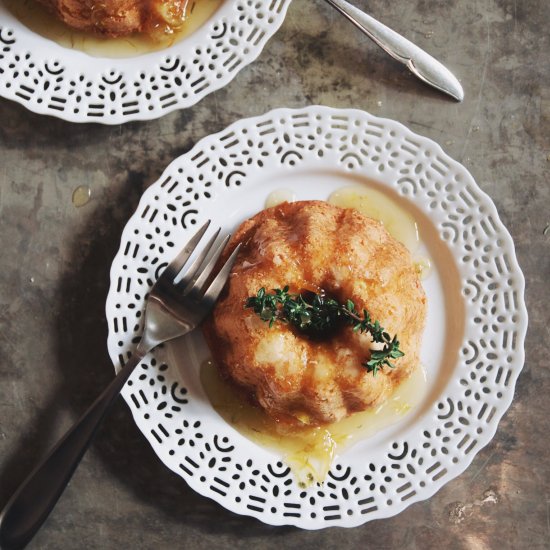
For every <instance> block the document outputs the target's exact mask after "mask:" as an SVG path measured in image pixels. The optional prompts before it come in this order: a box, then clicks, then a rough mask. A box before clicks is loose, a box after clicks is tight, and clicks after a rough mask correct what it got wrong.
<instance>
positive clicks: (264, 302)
mask: <svg viewBox="0 0 550 550" xmlns="http://www.w3.org/2000/svg"><path fill="white" fill-rule="evenodd" d="M245 308H250V309H253V310H254V313H256V314H257V315H258V316H259V317H260V319H261V320H262V321H264V322H266V323H268V324H269V327H272V326H273V325H274V324H275V322H277V321H278V322H281V323H287V324H291V325H293V326H295V327H296V328H298V329H299V330H301V331H303V332H306V333H309V334H326V333H329V332H330V331H331V330H334V329H335V328H336V327H337V325H338V324H341V323H344V324H346V325H348V326H350V327H352V329H353V331H354V332H362V333H363V332H368V333H369V334H370V336H371V338H372V341H373V342H375V343H377V344H383V345H384V347H383V348H382V349H380V350H378V349H375V350H371V355H370V359H369V360H368V361H364V362H363V363H362V366H363V367H365V368H366V369H367V372H372V374H373V376H376V374H377V372H378V371H380V370H382V369H383V368H384V367H390V368H394V367H395V365H394V364H393V363H392V362H391V360H392V359H398V358H399V357H403V355H405V354H404V353H403V352H402V351H401V350H400V349H399V340H398V339H397V335H395V336H393V337H392V336H390V334H389V333H388V332H386V330H385V329H384V328H383V327H382V326H380V323H379V322H378V321H377V320H374V321H373V320H372V319H371V316H370V314H369V312H368V311H367V310H366V309H363V313H362V314H361V313H359V312H358V311H357V309H356V308H355V304H354V303H353V302H352V301H351V300H346V302H345V303H340V302H338V301H337V300H334V299H333V298H327V297H325V296H323V295H322V294H317V293H314V292H307V293H304V294H292V293H290V292H289V287H288V286H285V287H284V288H282V289H280V288H275V289H273V291H272V292H267V291H266V289H265V288H260V290H258V292H257V294H256V296H250V297H249V298H248V299H247V300H246V303H245Z"/></svg>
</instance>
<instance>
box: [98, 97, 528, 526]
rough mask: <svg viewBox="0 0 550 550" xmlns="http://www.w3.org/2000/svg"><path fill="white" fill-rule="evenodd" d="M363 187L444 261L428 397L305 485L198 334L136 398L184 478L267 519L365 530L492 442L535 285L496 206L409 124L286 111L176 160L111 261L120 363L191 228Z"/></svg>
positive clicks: (234, 129) (143, 421)
mask: <svg viewBox="0 0 550 550" xmlns="http://www.w3.org/2000/svg"><path fill="white" fill-rule="evenodd" d="M350 183H352V184H354V185H358V186H364V185H366V186H371V187H375V188H376V189H378V190H381V191H382V192H384V193H386V194H387V195H389V196H391V197H392V198H393V199H394V200H395V201H397V202H398V203H400V204H401V205H402V206H404V207H405V208H406V209H408V210H409V211H410V212H412V213H413V215H414V216H415V217H416V219H417V222H418V223H419V227H420V232H421V237H422V240H423V243H424V244H423V246H424V247H425V249H424V252H423V253H424V254H427V255H429V256H430V257H431V259H432V263H433V271H432V273H431V275H430V276H429V277H428V278H427V279H426V281H425V284H424V286H425V289H426V292H427V295H428V304H429V314H428V322H427V327H426V331H425V335H424V340H423V348H422V361H423V364H424V365H425V367H426V370H427V376H428V392H427V394H426V397H425V398H424V400H423V402H422V403H420V405H419V407H418V408H417V409H415V410H414V411H413V412H412V413H410V414H409V415H407V416H405V417H404V418H403V420H402V421H401V422H398V423H397V424H394V425H393V426H391V427H389V428H387V429H384V430H382V431H381V432H379V433H378V434H376V435H375V436H373V437H370V438H368V439H366V440H364V441H363V442H361V443H359V444H357V445H356V446H354V447H352V448H350V449H349V450H348V451H346V452H344V453H343V454H342V456H339V457H338V458H337V460H336V461H335V463H334V464H333V467H332V469H331V472H330V474H329V476H328V478H327V480H326V481H325V483H324V485H322V486H312V487H310V488H308V489H303V488H301V487H299V486H298V484H297V483H296V482H295V479H294V477H293V474H292V473H291V472H290V471H289V469H288V468H287V467H286V466H285V464H284V463H283V461H282V460H281V457H280V456H277V454H275V453H273V452H272V451H268V450H266V449H264V448H261V447H259V446H258V445H256V444H255V443H252V442H251V441H249V440H248V439H246V438H245V437H243V436H242V435H240V434H239V433H237V432H236V431H235V430H234V429H233V428H232V427H231V426H229V425H228V424H227V423H226V422H225V421H224V420H223V419H222V418H221V417H220V416H219V415H218V414H217V413H216V412H215V411H214V410H213V408H212V407H211V406H210V404H209V402H208V400H207V398H206V397H205V394H204V392H203V390H202V388H201V385H200V381H199V377H198V371H199V366H200V364H201V361H202V360H203V358H204V357H206V356H207V353H208V352H207V350H206V349H205V347H204V345H203V343H202V337H201V335H200V333H199V331H197V332H196V333H195V334H192V335H190V336H188V337H185V338H184V339H182V341H181V342H179V343H178V344H177V345H176V346H166V347H164V348H161V349H159V350H157V351H155V353H154V354H151V355H149V356H148V357H147V358H146V359H145V361H144V362H143V364H142V365H141V366H140V367H138V369H137V370H136V372H135V373H134V375H133V376H132V378H131V380H130V382H129V385H128V386H127V387H126V388H125V390H124V397H125V399H126V401H127V402H128V405H129V406H130V408H131V410H132V412H133V415H134V418H135V421H136V423H137V424H138V426H139V427H140V429H141V430H142V431H143V433H144V434H145V436H146V437H147V438H148V440H149V441H150V443H151V445H152V446H153V448H154V449H155V451H156V453H157V454H158V456H159V457H160V458H161V460H162V461H163V462H164V463H165V464H166V465H167V466H168V467H169V468H170V469H172V470H173V471H174V472H177V473H178V474H179V475H181V476H182V477H183V478H184V479H185V480H186V481H187V482H188V484H189V485H190V486H191V487H193V488H194V489H195V490H196V491H198V492H199V493H201V494H203V495H205V496H208V497H210V498H213V499H214V500H216V501H218V502H219V503H221V504H222V505H223V506H225V507H226V508H228V509H229V510H232V511H234V512H237V513H239V514H247V515H251V516H254V517H257V518H258V519H260V520H262V521H264V522H266V523H269V524H274V525H283V524H291V525H296V526H299V527H302V528H306V529H317V528H322V527H326V526H331V525H337V526H345V527H352V526H356V525H360V524H362V523H364V522H366V521H369V520H371V519H375V518H382V517H388V516H391V515H394V514H397V513H398V512H399V511H401V510H403V509H404V508H405V507H406V506H408V505H409V504H411V503H413V502H416V501H418V500H421V499H425V498H428V497H429V496H431V495H432V494H433V493H434V492H435V491H437V490H438V489H439V488H440V487H441V486H442V485H443V484H444V483H446V482H447V481H449V480H450V479H452V478H453V477H455V476H457V475H458V474H459V473H460V472H462V471H463V470H464V469H465V468H466V467H467V466H468V464H469V463H470V462H471V460H472V459H473V457H474V455H475V454H476V453H477V452H478V451H479V450H480V449H481V448H482V447H483V446H484V445H486V444H487V443H488V442H489V441H490V439H491V437H492V436H493V434H494V433H495V430H496V428H497V424H498V422H499V420H500V418H501V417H502V415H503V414H504V412H505V411H506V409H507V408H508V406H509V405H510V403H511V400H512V396H513V392H514V385H515V381H516V378H517V376H518V375H519V372H520V370H521V368H522V366H523V360H524V352H523V343H524V337H525V331H526V326H527V314H526V310H525V306H524V299H523V291H524V280H523V276H522V273H521V271H520V269H519V267H518V265H517V262H516V258H515V254H514V248H513V243H512V240H511V238H510V235H509V234H508V232H507V231H506V229H505V228H504V227H503V225H502V223H501V222H500V221H499V218H498V216H497V212H496V210H495V207H494V205H493V203H492V202H491V200H490V199H489V198H488V197H487V195H485V194H484V193H483V192H482V191H481V190H480V189H479V187H478V186H477V185H476V183H475V182H474V181H473V179H472V177H471V176H470V174H469V173H468V172H467V171H466V169H465V168H464V167H463V166H461V165H460V164H458V163H457V162H455V161H453V160H452V159H450V158H449V157H448V156H447V155H446V154H445V153H444V152H443V151H442V150H441V148H440V147H439V146H438V145H437V144H435V143H434V142H432V141H431V140H429V139H426V138H424V137H421V136H418V135H416V134H414V133H412V132H411V131H409V130H408V129H407V128H405V127H404V126H402V125H401V124H399V123H397V122H394V121H391V120H386V119H380V118H376V117H374V116H371V115H369V114H367V113H364V112H361V111H356V110H334V109H330V108H326V107H318V106H317V107H310V108H307V109H302V110H289V109H279V110H275V111H272V112H270V113H268V114H266V115H264V116H261V117H257V118H251V119H246V120H242V121H239V122H237V123H235V124H233V125H232V126H230V127H229V128H227V129H226V130H225V131H223V132H221V133H219V134H215V135H212V136H209V137H207V138H205V139H203V140H201V141H200V142H199V143H198V144H197V145H196V146H195V147H194V148H193V149H192V150H191V151H190V152H189V153H187V154H185V155H183V156H181V157H180V158H178V159H176V160H175V161H174V162H173V163H172V164H171V165H170V166H169V167H168V168H167V170H166V171H165V173H164V174H163V176H162V177H161V178H160V180H159V181H158V182H156V183H155V184H153V185H152V186H151V187H150V188H149V189H148V190H147V191H146V192H145V193H144V195H143V197H142V199H141V202H140V204H139V207H138V209H137V211H136V213H135V214H134V216H133V217H132V218H131V219H130V221H129V222H128V224H127V226H126V228H125V230H124V232H123V235H122V242H121V247H120V250H119V252H118V254H117V256H116V258H115V260H114V262H113V266H112V271H111V289H110V292H109V296H108V299H107V317H108V321H109V339H108V340H109V341H108V344H109V352H110V355H111V357H112V359H113V361H114V362H115V364H116V365H117V368H118V367H119V366H120V365H121V364H122V363H123V362H124V361H125V359H126V358H127V357H128V356H129V354H130V352H131V349H132V348H133V346H134V345H135V343H133V342H135V341H136V339H138V338H139V335H140V334H141V330H142V318H141V311H142V308H143V305H144V296H145V295H146V293H147V292H148V290H149V288H150V286H151V285H152V283H153V281H154V280H155V279H156V277H157V276H158V273H159V272H160V270H161V269H162V268H163V267H164V266H165V265H166V263H167V262H168V261H169V260H170V259H171V258H172V256H173V255H174V253H175V251H177V250H178V248H179V247H180V246H181V245H182V244H183V243H184V242H185V241H186V240H187V239H188V237H189V236H190V234H191V232H192V231H193V226H195V225H196V224H200V223H202V221H203V220H205V219H207V218H212V220H213V222H214V223H213V225H221V227H222V229H223V231H224V232H225V231H229V230H232V229H234V228H235V226H236V225H237V224H239V223H240V222H241V221H242V220H243V219H245V218H246V217H248V216H250V215H252V214H254V213H256V212H257V211H259V210H261V209H262V208H263V206H264V201H265V199H266V197H267V195H268V194H269V193H270V192H271V191H273V190H276V189H280V188H287V189H292V190H293V191H294V192H295V193H296V196H297V199H326V198H327V197H328V195H329V194H330V193H331V192H332V191H334V190H335V189H337V188H340V187H342V186H345V185H349V184H350Z"/></svg>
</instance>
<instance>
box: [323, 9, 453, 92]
mask: <svg viewBox="0 0 550 550" xmlns="http://www.w3.org/2000/svg"><path fill="white" fill-rule="evenodd" d="M326 1H327V2H328V3H329V4H330V5H331V6H332V7H333V8H336V9H337V10H338V11H339V12H340V13H341V14H342V15H343V16H344V17H346V18H347V19H348V20H349V21H351V22H352V23H353V24H354V25H355V26H356V27H357V28H359V29H360V30H361V31H363V32H364V33H365V34H366V35H367V36H368V37H369V38H370V39H371V40H373V41H374V42H375V43H376V44H378V46H380V47H381V48H382V49H383V50H384V51H385V52H387V53H388V54H389V55H391V56H392V57H393V58H394V59H396V60H397V61H399V62H401V63H403V64H404V65H406V66H407V67H408V69H409V70H410V71H411V72H412V73H413V74H415V75H416V76H417V77H418V78H420V80H422V81H424V82H426V84H429V85H430V86H433V87H434V88H437V89H438V90H440V91H442V92H444V93H446V94H449V95H450V96H452V97H454V98H455V99H456V100H458V101H462V100H463V99H464V91H463V90H462V86H461V85H460V82H459V81H458V80H457V78H456V77H455V76H454V75H453V73H451V71H449V69H447V68H446V67H445V66H444V65H443V64H442V63H440V62H439V61H437V60H436V59H434V58H433V57H432V56H431V55H429V54H428V53H426V52H425V51H424V50H422V49H421V48H419V47H418V46H416V45H415V44H413V43H412V42H411V41H409V40H407V39H406V38H405V37H403V36H401V35H400V34H398V33H397V32H395V31H393V30H392V29H390V28H389V27H386V25H383V24H382V23H380V21H377V20H376V19H374V18H373V17H371V16H370V15H367V14H366V13H365V12H364V11H361V10H360V9H359V8H356V7H355V6H353V5H352V4H350V3H349V2H346V1H345V0H326Z"/></svg>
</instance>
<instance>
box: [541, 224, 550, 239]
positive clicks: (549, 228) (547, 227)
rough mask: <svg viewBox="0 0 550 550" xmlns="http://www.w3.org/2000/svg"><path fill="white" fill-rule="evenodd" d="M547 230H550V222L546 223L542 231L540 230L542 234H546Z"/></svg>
mask: <svg viewBox="0 0 550 550" xmlns="http://www.w3.org/2000/svg"><path fill="white" fill-rule="evenodd" d="M549 231H550V223H548V224H546V227H545V228H544V231H543V232H542V234H543V235H544V236H546V235H548V232H549Z"/></svg>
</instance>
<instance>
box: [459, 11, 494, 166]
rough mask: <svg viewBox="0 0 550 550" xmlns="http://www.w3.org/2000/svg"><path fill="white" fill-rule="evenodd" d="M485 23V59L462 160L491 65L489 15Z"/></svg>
mask: <svg viewBox="0 0 550 550" xmlns="http://www.w3.org/2000/svg"><path fill="white" fill-rule="evenodd" d="M485 24H486V26H487V44H486V52H485V59H484V60H483V70H482V72H481V81H480V84H479V93H478V95H477V102H476V106H475V109H474V112H473V114H472V118H471V119H470V125H469V127H468V131H467V132H466V137H465V138H464V145H463V147H462V152H461V154H460V160H461V161H462V160H463V159H464V154H465V153H466V148H467V147H468V144H469V142H470V136H471V135H472V131H473V128H474V120H475V118H476V116H477V115H478V113H479V107H480V106H481V101H482V99H483V90H484V88H485V78H486V76H487V68H488V66H489V60H490V58H491V27H490V25H489V20H488V19H487V17H485Z"/></svg>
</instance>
